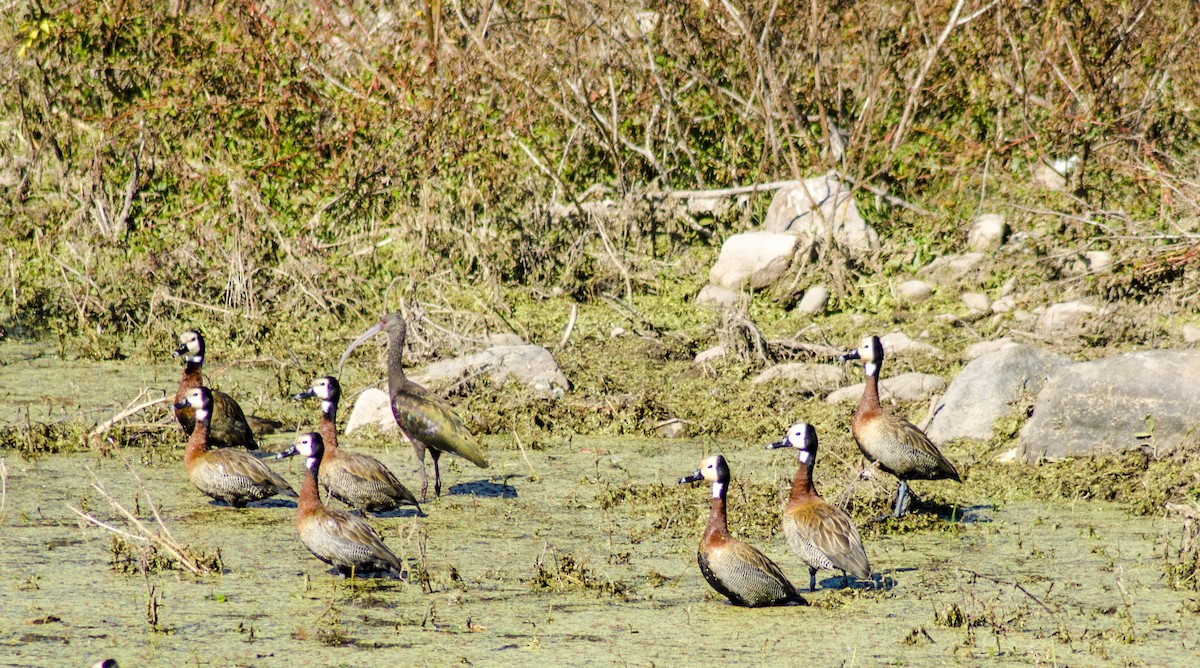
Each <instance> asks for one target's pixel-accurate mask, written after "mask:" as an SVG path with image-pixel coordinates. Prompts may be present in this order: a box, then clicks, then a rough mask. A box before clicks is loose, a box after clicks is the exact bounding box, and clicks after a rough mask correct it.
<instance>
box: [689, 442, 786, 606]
mask: <svg viewBox="0 0 1200 668" xmlns="http://www.w3.org/2000/svg"><path fill="white" fill-rule="evenodd" d="M701 480H707V481H709V482H711V483H712V506H711V507H710V509H709V512H708V525H707V526H705V527H704V536H703V537H702V538H701V539H700V549H699V551H698V552H697V554H696V562H697V563H699V564H700V572H701V573H703V574H704V579H705V580H708V584H710V585H712V588H713V589H715V590H717V592H719V593H720V594H722V595H723V596H725V597H726V598H728V599H729V600H730V601H731V602H732V603H733V604H734V605H744V606H747V607H752V608H754V607H759V606H764V605H787V604H799V605H808V602H807V601H805V600H804V598H803V597H802V596H801V595H800V593H799V592H798V591H796V588H795V587H794V586H792V583H791V582H789V581H788V579H787V577H786V576H785V575H784V574H783V571H781V570H779V566H776V565H775V562H773V561H771V560H770V559H768V558H767V556H766V555H764V554H763V553H762V552H759V551H758V550H757V549H756V548H754V547H752V546H750V545H747V544H746V543H743V542H742V541H740V540H738V539H736V538H734V537H733V536H731V535H729V526H728V525H727V524H726V521H725V492H726V489H727V488H728V487H729V480H730V476H729V465H728V464H726V463H725V458H724V457H722V456H721V455H713V456H712V457H709V458H708V459H705V460H704V461H702V462H700V468H699V469H698V470H697V471H696V472H695V473H692V474H691V475H688V476H684V477H682V478H680V479H679V484H681V485H682V484H684V483H692V482H700V481H701Z"/></svg>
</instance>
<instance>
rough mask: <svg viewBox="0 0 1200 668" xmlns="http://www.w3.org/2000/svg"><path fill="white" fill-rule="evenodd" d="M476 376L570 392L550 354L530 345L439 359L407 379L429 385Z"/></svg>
mask: <svg viewBox="0 0 1200 668" xmlns="http://www.w3.org/2000/svg"><path fill="white" fill-rule="evenodd" d="M480 373H486V374H487V375H488V376H489V377H490V378H491V379H492V381H493V382H497V383H503V382H506V381H507V380H509V379H510V378H512V379H515V380H517V381H518V382H520V383H523V384H524V385H526V386H528V387H531V388H534V389H537V387H538V386H541V387H546V388H549V387H553V388H558V389H559V390H560V391H562V392H567V391H570V389H571V383H570V382H569V381H568V380H567V377H566V376H565V375H563V372H562V369H560V368H559V366H558V362H557V361H555V359H554V355H551V354H550V351H549V350H546V349H545V348H543V347H541V346H536V345H532V344H524V345H519V346H495V347H492V348H488V349H487V350H482V351H480V352H477V353H472V354H470V355H463V356H462V357H454V358H451V359H448V360H441V361H439V362H434V363H433V364H430V365H429V366H427V367H425V369H423V370H422V371H421V373H419V374H414V375H412V376H410V377H411V378H412V380H413V382H415V383H419V384H421V385H431V384H436V383H440V382H453V381H456V380H458V379H460V378H464V377H466V376H470V375H475V374H480Z"/></svg>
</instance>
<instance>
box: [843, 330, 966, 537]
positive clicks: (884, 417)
mask: <svg viewBox="0 0 1200 668" xmlns="http://www.w3.org/2000/svg"><path fill="white" fill-rule="evenodd" d="M839 359H840V360H841V361H843V362H845V361H847V360H857V359H861V360H862V361H863V362H864V363H865V366H864V373H865V374H866V381H867V383H866V387H865V388H864V389H863V393H862V398H860V399H859V400H858V408H856V409H855V410H854V420H853V421H852V422H851V424H850V431H851V433H853V434H854V440H855V441H857V442H858V449H859V450H861V451H862V453H863V455H864V456H866V458H867V459H869V460H871V461H872V462H875V463H876V464H878V465H879V468H881V469H883V470H884V471H886V472H887V473H890V474H892V475H894V476H896V477H897V478H898V479H899V480H900V488H899V489H898V490H896V507H895V510H894V511H893V512H892V516H893V517H900V516H901V515H903V514H904V513H905V512H906V511H907V510H908V508H907V500H908V481H909V480H943V479H947V478H948V479H950V480H954V481H957V482H961V480H962V479H961V478H959V476H958V471H957V470H955V468H954V465H953V464H951V463H950V461H949V460H948V459H946V458H945V457H944V456H943V455H942V452H941V450H938V447H937V446H936V445H934V444H933V441H930V440H929V437H928V436H926V435H925V432H923V431H921V430H920V429H918V428H917V426H916V425H914V424H913V423H911V422H909V421H908V420H905V419H904V418H902V417H900V416H898V415H892V414H891V413H885V412H883V407H882V406H881V405H880V404H879V372H880V370H881V369H882V367H883V344H882V343H881V342H880V341H879V337H878V336H868V337H866V338H865V339H863V340H862V343H861V344H859V346H858V348H857V349H855V350H851V351H849V352H847V353H844V354H843V355H841V356H840V357H839Z"/></svg>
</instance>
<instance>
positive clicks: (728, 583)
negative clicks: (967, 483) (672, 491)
mask: <svg viewBox="0 0 1200 668" xmlns="http://www.w3.org/2000/svg"><path fill="white" fill-rule="evenodd" d="M840 360H841V361H843V362H844V361H849V360H862V361H863V362H864V374H865V375H866V387H865V389H864V390H863V394H862V398H861V399H859V402H858V407H857V408H856V409H855V411H854V418H853V420H852V422H851V425H850V431H851V433H852V434H853V435H854V440H855V441H856V442H857V443H858V447H859V450H861V451H862V453H863V455H864V456H866V458H867V459H869V460H870V461H871V462H873V463H874V464H875V465H876V466H878V467H879V468H880V469H881V470H883V471H885V472H887V473H890V474H891V475H893V476H895V477H896V478H898V479H899V480H900V487H899V489H897V490H896V504H895V508H894V510H893V512H892V515H893V516H894V517H900V516H901V515H903V514H904V513H905V512H906V510H907V507H908V496H909V495H908V481H909V480H941V479H950V480H954V481H961V478H960V477H959V475H958V471H957V470H956V469H955V468H954V465H953V464H951V463H950V461H949V460H947V459H946V458H945V457H944V456H943V455H942V453H941V451H940V450H938V448H937V446H936V445H934V444H933V442H932V441H930V440H929V437H928V436H926V435H925V433H924V432H922V431H921V430H920V429H919V428H917V427H916V425H914V424H912V423H911V422H909V421H908V420H905V419H904V418H902V417H899V416H897V415H893V414H891V413H885V412H884V411H883V407H882V406H881V405H880V403H879V372H880V369H881V368H882V366H883V344H882V343H881V342H880V340H879V337H876V336H868V337H867V338H865V339H863V341H862V343H861V344H860V345H859V347H858V348H857V349H855V350H851V351H849V352H847V353H845V354H843V355H841V356H840ZM777 448H793V449H795V451H796V458H797V459H798V460H799V462H800V465H799V467H798V468H797V470H796V475H795V477H794V478H793V479H792V489H791V493H790V494H789V495H788V500H787V503H786V505H785V506H784V509H783V534H784V536H785V537H786V538H787V542H788V545H789V546H790V547H791V548H792V550H793V551H794V552H795V553H796V554H797V555H798V556H799V557H800V559H801V560H803V561H804V563H805V564H807V565H808V575H809V580H808V588H809V591H815V590H816V587H817V571H818V570H821V569H825V570H834V569H837V570H840V571H842V578H843V583H844V584H848V580H849V576H848V574H849V575H853V576H855V577H856V578H862V579H869V578H870V577H871V566H870V563H869V562H868V560H867V552H866V550H865V549H864V548H863V542H862V536H860V535H859V533H858V528H857V527H856V526H854V521H853V520H851V519H850V515H848V514H847V513H846V511H845V510H842V509H841V508H838V507H837V506H834V505H832V504H830V503H829V502H827V501H825V499H823V498H821V495H820V494H819V493H818V492H817V489H816V487H814V486H813V467H814V466H815V464H816V459H817V432H816V429H814V428H813V426H812V425H810V424H806V423H803V422H801V423H797V424H794V425H792V426H791V427H789V428H788V430H787V433H786V434H785V435H784V437H783V438H782V439H780V440H779V441H776V442H774V443H771V444H770V445H768V446H767V449H768V450H773V449H777ZM730 479H731V476H730V473H729V464H728V463H727V462H726V461H725V458H724V457H723V456H722V455H713V456H711V457H709V458H707V459H705V460H704V461H703V462H701V463H700V468H699V469H698V470H696V471H695V472H694V473H692V474H691V475H687V476H684V477H682V478H680V479H679V483H680V484H685V483H694V482H699V481H701V480H705V481H708V482H710V483H712V506H711V508H710V510H709V515H708V524H707V526H706V527H705V529H704V535H703V537H702V538H701V539H700V549H699V552H698V553H697V556H696V560H697V562H699V564H700V572H701V573H703V574H704V579H706V580H707V581H708V583H709V584H710V585H712V588H713V589H715V590H716V591H717V592H719V593H720V594H722V595H723V596H725V597H726V598H728V599H729V600H730V601H731V602H732V603H734V604H735V605H742V606H749V607H757V606H766V605H806V604H807V601H805V599H804V597H803V596H801V595H800V592H799V590H797V589H796V587H795V586H794V585H792V583H791V582H790V581H788V579H787V576H785V575H784V574H783V571H782V570H781V569H780V568H779V566H778V565H776V564H775V562H773V561H771V559H770V558H768V557H767V556H766V555H764V554H763V553H762V552H760V551H758V549H756V548H755V547H753V546H752V545H749V544H747V543H744V542H742V541H740V540H738V539H736V538H734V537H733V536H731V535H730V534H729V527H728V524H727V522H726V519H725V494H726V491H727V489H728V487H729V482H730Z"/></svg>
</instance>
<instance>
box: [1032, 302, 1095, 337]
mask: <svg viewBox="0 0 1200 668" xmlns="http://www.w3.org/2000/svg"><path fill="white" fill-rule="evenodd" d="M1099 313H1100V311H1099V309H1097V308H1096V307H1095V306H1092V305H1091V304H1085V303H1083V302H1081V301H1079V300H1075V301H1070V302H1063V303H1061V304H1052V305H1051V306H1050V307H1049V308H1047V309H1046V312H1045V313H1043V314H1042V317H1041V318H1039V319H1038V330H1040V331H1041V333H1042V334H1045V335H1047V336H1062V335H1064V334H1071V333H1078V332H1079V330H1081V329H1083V327H1084V325H1086V324H1087V321H1088V320H1090V319H1091V318H1092V317H1094V316H1096V315H1097V314H1099Z"/></svg>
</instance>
